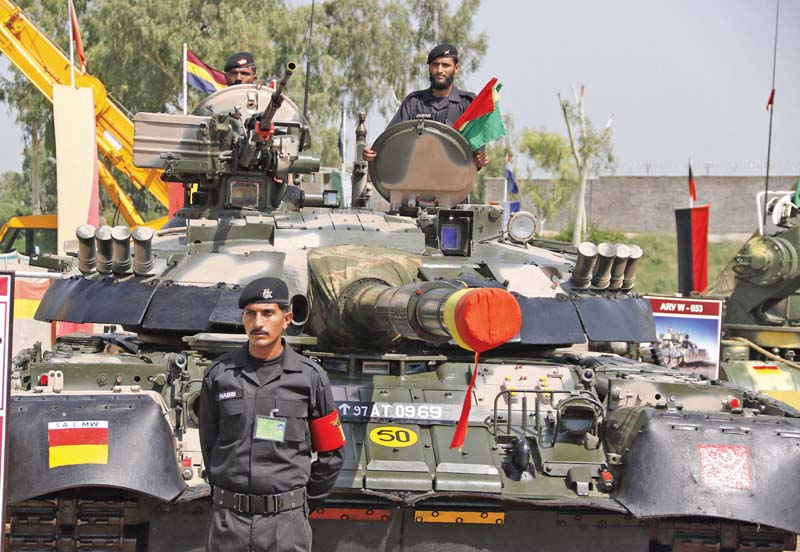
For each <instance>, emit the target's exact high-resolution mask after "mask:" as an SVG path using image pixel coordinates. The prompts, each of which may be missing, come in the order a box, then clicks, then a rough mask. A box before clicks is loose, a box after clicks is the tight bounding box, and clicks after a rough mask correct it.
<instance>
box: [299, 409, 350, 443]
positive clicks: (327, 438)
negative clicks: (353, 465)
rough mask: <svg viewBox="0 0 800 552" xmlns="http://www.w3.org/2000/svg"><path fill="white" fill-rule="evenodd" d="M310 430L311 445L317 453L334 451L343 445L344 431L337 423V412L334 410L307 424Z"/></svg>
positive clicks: (340, 424)
mask: <svg viewBox="0 0 800 552" xmlns="http://www.w3.org/2000/svg"><path fill="white" fill-rule="evenodd" d="M308 427H309V429H310V430H311V445H312V446H313V447H314V450H315V451H317V452H328V451H331V450H336V449H337V448H339V447H341V446H342V445H344V443H345V438H344V429H343V428H342V422H341V421H339V411H338V410H334V411H333V412H331V413H330V414H328V415H327V416H323V417H322V418H317V419H316V420H311V421H310V422H309V423H308Z"/></svg>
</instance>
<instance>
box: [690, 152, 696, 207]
mask: <svg viewBox="0 0 800 552" xmlns="http://www.w3.org/2000/svg"><path fill="white" fill-rule="evenodd" d="M689 199H691V200H692V201H697V184H695V181H694V175H692V162H691V161H689Z"/></svg>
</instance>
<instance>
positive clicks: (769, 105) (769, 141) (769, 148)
mask: <svg viewBox="0 0 800 552" xmlns="http://www.w3.org/2000/svg"><path fill="white" fill-rule="evenodd" d="M780 11H781V0H778V2H777V4H776V5H775V48H774V50H773V52H772V90H771V91H770V93H769V100H768V101H767V109H769V136H768V138H767V178H766V180H765V182H764V213H763V215H762V216H763V218H762V228H766V226H767V196H768V195H769V159H770V156H771V153H772V115H773V114H774V113H775V66H776V65H777V61H778V15H779V14H780Z"/></svg>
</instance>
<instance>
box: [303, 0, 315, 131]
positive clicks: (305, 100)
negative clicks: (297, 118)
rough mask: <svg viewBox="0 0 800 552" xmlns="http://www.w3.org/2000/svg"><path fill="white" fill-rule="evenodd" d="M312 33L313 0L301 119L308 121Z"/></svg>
mask: <svg viewBox="0 0 800 552" xmlns="http://www.w3.org/2000/svg"><path fill="white" fill-rule="evenodd" d="M313 32H314V0H311V19H309V21H308V48H307V49H306V84H305V88H306V89H305V90H304V91H303V117H304V118H305V119H306V120H308V82H309V79H310V78H311V35H312V34H313Z"/></svg>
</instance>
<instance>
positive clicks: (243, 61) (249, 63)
mask: <svg viewBox="0 0 800 552" xmlns="http://www.w3.org/2000/svg"><path fill="white" fill-rule="evenodd" d="M223 70H224V71H225V82H226V83H227V85H228V86H232V85H234V84H254V83H255V82H256V62H255V60H254V59H253V54H251V53H250V52H237V53H235V54H232V55H231V56H230V57H229V58H228V61H226V62H225V67H224V68H223Z"/></svg>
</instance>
